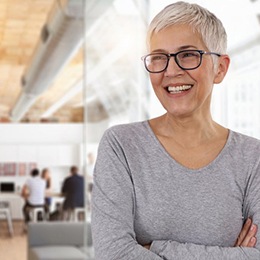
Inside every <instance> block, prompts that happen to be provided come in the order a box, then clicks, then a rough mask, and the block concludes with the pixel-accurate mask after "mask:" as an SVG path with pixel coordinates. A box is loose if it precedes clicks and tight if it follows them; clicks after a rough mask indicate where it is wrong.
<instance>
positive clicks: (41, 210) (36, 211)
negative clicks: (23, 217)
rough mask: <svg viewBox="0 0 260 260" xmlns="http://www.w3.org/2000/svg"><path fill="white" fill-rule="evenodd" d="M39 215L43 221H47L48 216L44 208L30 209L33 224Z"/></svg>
mask: <svg viewBox="0 0 260 260" xmlns="http://www.w3.org/2000/svg"><path fill="white" fill-rule="evenodd" d="M39 213H41V215H42V218H43V220H44V221H47V220H48V214H47V213H46V212H45V208H44V206H42V207H32V208H30V215H31V219H32V221H33V222H38V216H39Z"/></svg>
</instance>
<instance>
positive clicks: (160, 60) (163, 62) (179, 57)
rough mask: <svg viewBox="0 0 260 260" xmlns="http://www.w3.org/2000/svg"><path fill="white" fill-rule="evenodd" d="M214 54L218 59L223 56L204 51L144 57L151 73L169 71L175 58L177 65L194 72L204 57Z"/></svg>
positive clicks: (157, 54) (155, 54) (156, 54)
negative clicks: (169, 66)
mask: <svg viewBox="0 0 260 260" xmlns="http://www.w3.org/2000/svg"><path fill="white" fill-rule="evenodd" d="M203 54H212V55H217V56H218V57H220V56H221V54H219V53H216V52H206V51H202V50H184V51H179V52H176V53H169V54H166V53H152V54H148V55H145V56H143V57H142V60H143V61H144V66H145V68H146V70H147V71H148V72H150V73H160V72H163V71H164V70H166V69H167V67H168V64H169V60H170V58H171V57H174V60H175V62H176V64H177V65H178V66H179V67H180V68H181V69H183V70H194V69H196V68H198V67H199V66H200V65H201V61H202V55H203Z"/></svg>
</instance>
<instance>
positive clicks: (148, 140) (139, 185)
mask: <svg viewBox="0 0 260 260" xmlns="http://www.w3.org/2000/svg"><path fill="white" fill-rule="evenodd" d="M183 156H185V154H184V155H183ZM92 198H93V200H92V203H93V204H92V232H93V241H94V249H95V255H96V260H146V259H147V260H160V259H166V260H189V259H192V260H194V259H197V260H211V259H216V260H220V259H227V260H233V259H234V260H245V259H250V260H259V259H260V231H259V232H258V235H257V239H258V242H257V245H256V247H255V248H243V247H233V246H234V244H235V241H236V239H237V237H238V234H239V233H240V231H241V228H242V226H243V222H244V220H246V219H247V218H248V217H252V218H253V222H254V223H255V224H257V225H259V227H260V141H259V140H257V139H254V138H252V137H248V136H245V135H242V134H239V133H236V132H233V131H229V137H228V140H227V143H226V145H225V147H224V148H223V150H222V151H221V153H220V154H219V155H218V156H217V158H216V159H215V160H214V161H212V162H211V163H210V164H209V165H207V166H205V167H203V168H200V169H198V170H191V169H188V168H186V167H184V166H182V165H180V164H179V163H177V162H176V161H175V160H174V159H173V158H172V157H171V156H170V155H169V154H168V153H167V152H166V151H165V149H164V148H163V146H162V145H161V144H160V142H159V141H158V139H157V138H156V136H155V135H154V133H153V131H152V130H151V128H150V126H149V124H148V122H147V121H145V122H138V123H132V124H125V125H119V126H114V127H112V128H110V129H108V130H107V131H106V132H105V134H104V136H103V138H102V140H101V142H100V145H99V150H98V157H97V162H96V165H95V170H94V187H93V197H92ZM149 243H152V245H151V248H150V250H147V249H145V248H144V247H143V246H142V245H146V244H149Z"/></svg>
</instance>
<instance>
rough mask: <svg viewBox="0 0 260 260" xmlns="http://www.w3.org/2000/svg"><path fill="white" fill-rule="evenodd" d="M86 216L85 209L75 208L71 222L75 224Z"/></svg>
mask: <svg viewBox="0 0 260 260" xmlns="http://www.w3.org/2000/svg"><path fill="white" fill-rule="evenodd" d="M82 215H83V219H82V218H80V216H82ZM86 216H87V211H86V209H85V208H75V209H74V211H73V220H74V221H75V222H78V221H82V220H84V219H85V218H86Z"/></svg>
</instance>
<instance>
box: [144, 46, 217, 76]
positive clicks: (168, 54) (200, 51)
mask: <svg viewBox="0 0 260 260" xmlns="http://www.w3.org/2000/svg"><path fill="white" fill-rule="evenodd" d="M187 51H196V52H198V53H199V54H200V62H199V64H198V65H197V66H196V67H194V68H188V69H187V68H183V67H182V66H181V65H180V64H179V63H178V59H177V55H178V54H180V53H183V52H187ZM154 54H160V55H165V56H166V57H167V62H166V65H165V68H164V69H163V70H160V71H150V70H149V69H148V67H147V65H146V58H147V57H149V56H150V55H154ZM203 54H209V55H211V54H212V55H216V56H218V57H221V54H219V53H216V52H207V51H203V50H182V51H178V52H176V53H163V52H158V53H149V54H147V55H144V56H143V57H141V59H142V60H143V62H144V66H145V69H146V70H147V71H148V72H149V73H161V72H163V71H165V70H166V69H167V68H168V65H169V60H170V58H171V57H174V60H175V62H176V64H177V65H178V66H179V68H181V69H182V70H195V69H197V68H198V67H199V66H200V65H201V62H202V56H203Z"/></svg>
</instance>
